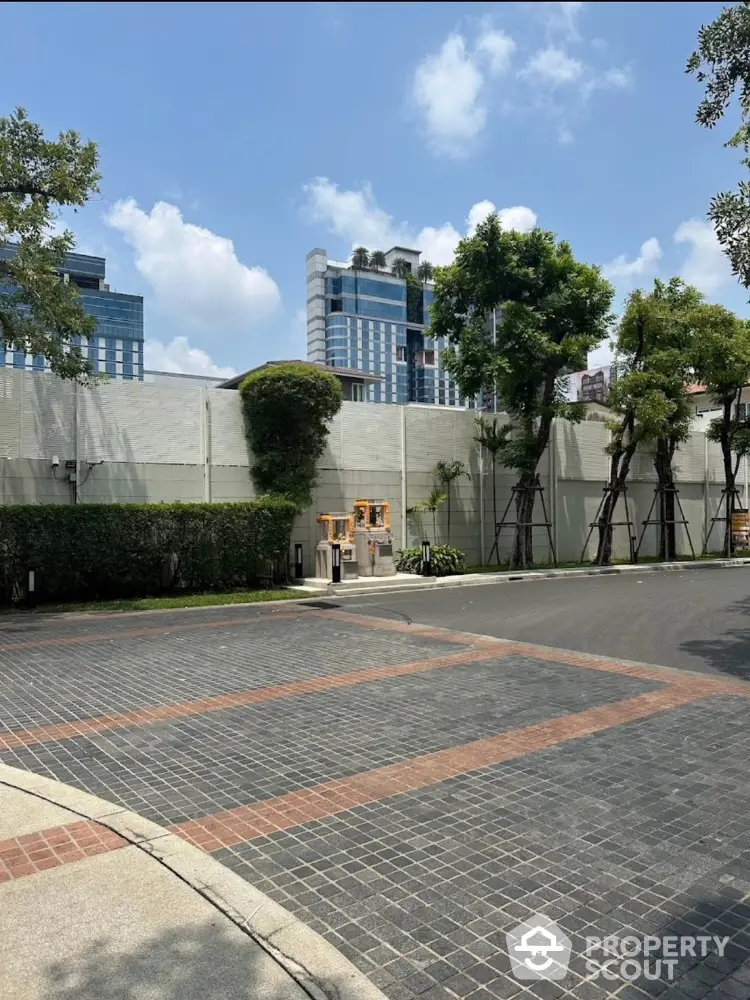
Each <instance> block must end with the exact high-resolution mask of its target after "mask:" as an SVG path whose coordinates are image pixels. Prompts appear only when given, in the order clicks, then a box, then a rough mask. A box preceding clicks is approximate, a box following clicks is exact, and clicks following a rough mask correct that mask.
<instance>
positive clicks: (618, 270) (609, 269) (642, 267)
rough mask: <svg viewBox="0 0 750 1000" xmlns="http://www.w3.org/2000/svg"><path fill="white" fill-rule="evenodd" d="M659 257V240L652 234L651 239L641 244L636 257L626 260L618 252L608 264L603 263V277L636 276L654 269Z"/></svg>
mask: <svg viewBox="0 0 750 1000" xmlns="http://www.w3.org/2000/svg"><path fill="white" fill-rule="evenodd" d="M661 258H662V249H661V246H660V245H659V241H658V240H657V239H656V237H655V236H652V237H651V239H649V240H646V242H645V243H642V244H641V250H640V253H639V254H638V256H637V257H635V258H633V260H628V258H627V257H626V256H625V254H620V256H619V257H615V259H614V260H612V261H610V262H609V264H604V266H603V267H602V274H603V275H604V277H605V278H609V279H610V280H613V281H617V280H622V279H628V278H637V277H640V276H641V275H644V274H650V273H652V272H653V271H655V270H656V266H657V264H658V263H659V261H660V260H661Z"/></svg>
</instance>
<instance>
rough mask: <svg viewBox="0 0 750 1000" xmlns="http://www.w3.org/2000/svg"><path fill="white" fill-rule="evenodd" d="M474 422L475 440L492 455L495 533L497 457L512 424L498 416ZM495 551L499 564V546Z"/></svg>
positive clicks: (481, 418)
mask: <svg viewBox="0 0 750 1000" xmlns="http://www.w3.org/2000/svg"><path fill="white" fill-rule="evenodd" d="M474 423H475V424H476V428H477V429H476V432H475V434H474V440H475V441H476V443H477V444H478V445H479V447H480V448H483V449H484V450H485V451H486V452H487V454H488V455H489V456H490V465H491V468H492V531H493V533H494V532H495V531H496V530H497V474H496V471H497V458H498V455H499V454H500V452H501V451H502V450H503V448H505V446H506V444H507V438H508V430H509V427H510V425H509V424H504V425H500V426H498V423H497V417H495V418H493V419H492V421H489V420H487V419H485V417H476V418H475V420H474ZM495 553H496V555H497V564H498V566H499V565H500V548H499V546H498V547H497V548H496V549H495Z"/></svg>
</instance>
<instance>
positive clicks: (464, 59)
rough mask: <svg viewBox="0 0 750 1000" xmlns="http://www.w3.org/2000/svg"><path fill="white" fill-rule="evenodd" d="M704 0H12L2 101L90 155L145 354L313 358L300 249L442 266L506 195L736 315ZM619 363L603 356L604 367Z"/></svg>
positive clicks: (99, 229) (523, 218)
mask: <svg viewBox="0 0 750 1000" xmlns="http://www.w3.org/2000/svg"><path fill="white" fill-rule="evenodd" d="M720 7H721V5H719V4H713V3H684V4H678V3H460V4H458V3H439V4H425V3H397V4H396V3H393V4H369V3H356V4H343V3H302V4H297V3H270V4H263V3H257V4H243V3H237V4H234V3H228V4H222V3H211V4H204V3H185V4H175V3H167V4H160V3H106V4H93V3H80V4H78V3H55V4H46V3H44V4H36V3H9V4H6V5H4V8H3V20H4V29H5V36H6V37H7V38H9V39H16V40H17V42H18V44H17V45H12V46H7V47H6V49H5V51H4V54H3V60H2V62H0V93H1V94H2V95H3V107H2V110H0V114H6V113H8V112H9V111H10V110H11V109H12V107H14V106H16V105H18V104H21V105H23V106H24V107H26V108H27V110H28V111H29V114H30V115H31V117H32V118H33V119H35V120H36V121H38V122H40V123H41V124H42V125H43V126H44V128H45V129H46V130H47V131H49V132H57V131H59V130H60V129H65V128H75V129H77V130H79V131H80V132H81V133H83V135H85V136H87V137H89V138H92V139H95V140H96V141H97V142H98V143H99V144H100V149H101V165H102V173H103V175H104V179H103V181H102V198H101V199H98V200H97V201H96V202H94V203H92V204H90V205H89V206H87V208H86V209H85V210H83V211H82V212H80V213H78V215H77V216H75V217H74V218H73V219H72V222H71V223H70V224H71V226H72V228H73V229H74V231H75V233H76V235H77V238H78V243H79V248H80V249H81V250H82V251H83V252H91V253H102V254H105V255H106V257H107V259H108V268H109V275H110V282H111V286H112V287H113V288H115V289H117V290H118V291H127V292H138V293H141V294H143V295H144V297H145V300H146V310H145V333H146V341H147V363H148V364H150V366H152V367H159V368H171V369H172V370H179V369H182V370H186V371H195V372H204V371H212V370H214V367H215V366H218V367H219V368H221V369H222V370H224V369H232V370H235V369H236V370H243V369H245V368H247V367H250V366H251V365H254V364H257V363H260V362H262V361H264V360H266V359H268V358H272V357H295V356H296V357H300V356H304V352H305V334H304V312H303V310H304V305H305V284H304V274H305V254H306V252H307V251H308V250H309V249H310V248H311V247H314V246H321V247H325V248H326V249H327V250H328V251H329V254H330V255H331V256H334V257H338V258H342V257H346V255H347V254H348V252H349V251H350V249H351V247H352V245H353V244H358V243H364V244H365V245H367V246H370V247H371V248H375V247H378V248H382V249H388V247H389V246H390V245H392V244H393V243H395V242H407V243H408V244H409V245H412V246H416V247H418V248H421V249H422V250H423V251H424V256H426V257H427V258H429V259H431V260H432V261H433V262H434V263H447V262H448V261H449V260H450V257H451V253H452V250H453V248H454V246H455V243H456V241H457V240H458V238H459V237H460V236H462V235H464V234H465V233H466V232H467V230H468V229H469V228H470V227H471V225H472V223H475V222H476V220H477V219H479V218H481V217H482V215H484V214H486V212H487V211H488V210H490V208H491V207H493V206H494V207H495V208H497V209H498V210H500V212H501V218H503V220H504V221H505V222H506V224H507V225H512V226H516V227H518V228H528V227H529V226H531V225H533V224H534V222H538V224H539V225H541V226H544V227H545V228H549V229H552V230H554V231H555V232H557V233H558V235H559V236H560V237H564V238H565V239H568V240H570V242H571V243H572V244H573V247H574V250H575V252H576V254H577V255H578V256H579V257H580V258H581V259H583V260H586V261H589V262H591V263H597V264H602V265H603V266H604V267H605V272H606V273H607V274H608V275H610V276H611V277H612V280H613V281H614V282H615V284H616V286H617V290H618V302H621V301H622V298H623V296H624V295H625V294H627V292H628V291H629V290H631V289H632V288H633V287H637V286H638V285H639V284H641V285H642V284H647V283H650V281H651V279H652V277H654V276H655V275H662V276H669V275H671V274H681V275H683V276H684V277H685V278H686V279H687V280H690V281H694V282H695V283H697V284H698V285H699V286H700V287H702V288H703V289H704V290H705V292H706V294H707V295H708V296H709V298H711V299H713V300H716V301H721V302H724V303H725V304H726V305H728V306H730V307H731V308H734V309H737V310H738V311H741V312H743V313H746V312H747V308H746V301H747V295H746V293H745V292H744V290H743V289H741V288H740V287H739V286H738V285H737V283H736V281H735V280H734V279H733V278H732V276H731V274H730V273H729V271H728V268H727V266H726V263H725V260H724V258H723V256H722V255H721V253H720V251H719V249H718V246H717V244H716V241H715V238H714V235H713V232H712V230H711V229H710V227H709V226H708V225H707V223H706V222H705V213H706V209H707V206H708V201H709V198H710V197H711V195H712V194H713V193H715V192H716V191H718V190H720V189H724V188H727V187H730V186H733V185H734V184H735V182H736V180H737V179H738V178H739V177H740V175H741V168H740V167H739V164H738V156H737V154H736V153H735V152H732V151H728V150H725V149H723V147H722V139H723V138H725V137H727V136H728V135H729V133H730V127H729V125H727V126H721V128H720V130H718V131H716V132H713V133H709V132H705V131H704V130H701V129H699V128H698V126H696V125H695V124H694V113H695V107H696V104H697V102H698V100H699V97H700V88H699V86H698V84H697V83H696V82H695V81H694V80H693V78H691V77H686V76H685V74H684V65H685V60H686V58H687V56H688V55H689V53H690V52H691V51H692V49H693V47H694V43H695V38H696V34H697V30H698V28H699V26H700V24H701V23H702V22H707V21H710V20H712V19H713V18H714V17H715V15H716V13H717V12H718V11H719V10H720ZM605 356H606V350H604V351H602V352H600V353H599V354H598V355H597V356H595V358H594V359H593V360H594V361H596V362H598V361H599V360H601V359H602V358H604V357H605Z"/></svg>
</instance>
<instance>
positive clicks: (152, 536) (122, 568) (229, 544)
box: [0, 497, 296, 604]
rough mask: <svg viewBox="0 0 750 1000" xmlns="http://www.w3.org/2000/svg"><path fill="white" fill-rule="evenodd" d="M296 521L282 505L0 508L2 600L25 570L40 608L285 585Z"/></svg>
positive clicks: (18, 588)
mask: <svg viewBox="0 0 750 1000" xmlns="http://www.w3.org/2000/svg"><path fill="white" fill-rule="evenodd" d="M295 515H296V508H295V506H294V504H292V503H290V502H289V501H287V500H283V499H280V498H272V497H263V498H260V499H259V500H254V501H251V502H249V503H221V504H207V503H206V504H203V503H195V504H193V503H191V504H79V505H77V506H70V507H68V506H59V505H28V506H18V507H15V506H13V507H0V602H2V603H4V604H7V603H9V602H11V601H13V600H17V599H18V598H19V597H20V596H22V594H23V593H24V590H25V586H26V580H27V576H28V570H29V568H33V569H34V570H35V571H36V581H37V583H36V590H37V598H38V599H39V600H45V601H59V600H81V599H88V600H96V599H104V598H116V597H147V596H150V595H154V594H164V593H175V592H182V593H189V592H192V591H206V590H228V589H231V588H233V587H248V586H253V584H255V583H256V582H257V581H258V580H259V579H262V578H268V577H269V576H276V577H277V578H279V577H285V576H286V562H287V557H288V549H289V538H290V536H291V531H292V526H293V524H294V518H295Z"/></svg>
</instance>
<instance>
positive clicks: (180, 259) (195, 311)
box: [105, 198, 280, 340]
mask: <svg viewBox="0 0 750 1000" xmlns="http://www.w3.org/2000/svg"><path fill="white" fill-rule="evenodd" d="M105 221H106V222H107V224H108V225H110V226H112V227H113V228H114V229H117V230H119V232H120V233H122V235H123V237H124V239H125V241H126V242H127V243H128V244H129V245H130V246H131V247H133V249H134V250H135V266H136V268H137V269H138V271H139V272H140V273H141V274H142V275H143V277H144V278H145V279H146V281H147V282H148V283H149V285H150V286H151V288H152V290H153V293H154V298H155V301H156V304H157V306H159V307H160V308H161V309H162V310H163V312H164V313H165V314H167V315H169V316H171V317H173V318H174V319H176V320H178V321H180V322H181V323H183V324H184V325H185V326H188V327H190V328H192V329H194V330H200V331H206V332H211V333H216V332H221V333H244V332H245V331H246V330H247V329H248V327H250V326H252V325H253V324H255V323H257V322H258V321H259V320H262V319H265V318H266V317H267V316H269V315H270V314H271V313H273V312H274V310H275V309H276V308H277V307H278V305H279V302H280V295H279V289H278V287H277V285H276V283H275V281H273V279H272V278H271V277H269V275H268V273H267V272H266V271H265V270H263V268H261V267H247V266H246V265H245V264H242V263H240V261H239V260H238V259H237V254H236V253H235V249H234V244H233V243H232V241H231V240H230V239H227V238H226V237H223V236H217V235H216V233H212V232H211V230H209V229H204V228H203V227H202V226H196V225H194V224H193V223H190V222H185V221H184V219H183V217H182V213H181V212H180V210H179V208H177V207H176V206H175V205H170V204H168V203H167V202H163V201H160V202H157V203H156V204H155V205H154V207H153V208H152V209H151V211H150V212H144V211H143V209H141V208H139V207H138V204H137V202H136V201H135V200H134V199H132V198H130V199H127V200H125V201H118V202H117V204H115V205H114V206H113V208H112V209H111V211H110V212H109V213H108V214H107V216H106V217H105ZM177 339H178V340H180V339H181V338H177Z"/></svg>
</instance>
